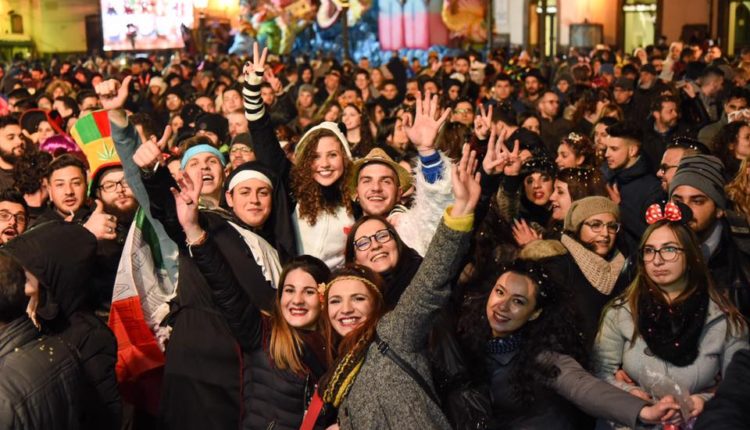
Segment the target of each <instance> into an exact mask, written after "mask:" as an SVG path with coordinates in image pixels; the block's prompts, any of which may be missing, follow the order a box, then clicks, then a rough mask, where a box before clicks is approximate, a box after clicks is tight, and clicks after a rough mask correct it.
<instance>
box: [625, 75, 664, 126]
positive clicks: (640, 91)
mask: <svg viewBox="0 0 750 430" xmlns="http://www.w3.org/2000/svg"><path fill="white" fill-rule="evenodd" d="M664 91H669V87H668V86H667V85H665V84H664V83H663V82H662V81H661V80H660V79H659V74H658V73H657V72H656V68H655V67H654V66H653V65H652V64H651V63H647V64H644V65H643V67H641V69H640V70H639V71H638V87H637V88H636V89H635V95H634V96H633V97H634V98H635V103H636V105H638V106H639V109H649V108H650V107H651V104H652V103H653V101H654V99H656V97H659V95H661V94H662V93H663V92H664ZM641 113H642V119H644V120H645V119H646V115H648V113H647V112H646V111H645V110H642V111H641Z"/></svg>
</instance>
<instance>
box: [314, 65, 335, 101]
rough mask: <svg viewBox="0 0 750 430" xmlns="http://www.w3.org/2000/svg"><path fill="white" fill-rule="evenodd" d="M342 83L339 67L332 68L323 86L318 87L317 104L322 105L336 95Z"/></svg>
mask: <svg viewBox="0 0 750 430" xmlns="http://www.w3.org/2000/svg"><path fill="white" fill-rule="evenodd" d="M340 85H341V72H340V71H338V70H337V69H330V70H329V71H328V72H327V73H326V76H325V78H324V79H323V86H321V87H319V88H318V92H317V93H316V94H315V104H316V105H318V106H322V105H323V103H325V102H326V100H328V99H329V98H331V97H335V96H336V93H337V92H338V90H339V86H340Z"/></svg>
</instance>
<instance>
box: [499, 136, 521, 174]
mask: <svg viewBox="0 0 750 430" xmlns="http://www.w3.org/2000/svg"><path fill="white" fill-rule="evenodd" d="M503 147H504V148H505V151H506V152H509V154H508V164H506V165H505V168H503V174H504V175H505V176H518V175H520V174H521V164H522V163H521V156H520V155H518V153H519V149H520V144H519V143H518V139H516V140H515V142H513V150H512V151H508V148H507V147H505V145H503Z"/></svg>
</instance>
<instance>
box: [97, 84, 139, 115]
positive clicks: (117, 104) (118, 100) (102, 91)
mask: <svg viewBox="0 0 750 430" xmlns="http://www.w3.org/2000/svg"><path fill="white" fill-rule="evenodd" d="M132 79H133V77H132V76H126V77H125V79H123V80H122V84H120V82H119V81H117V80H116V79H109V80H106V81H104V82H102V83H100V84H97V85H96V86H95V87H94V91H96V94H97V95H98V96H99V100H101V102H102V107H103V108H104V109H105V110H108V111H111V110H119V109H122V107H123V106H124V105H125V101H126V100H127V99H128V88H129V87H130V81H131V80H132Z"/></svg>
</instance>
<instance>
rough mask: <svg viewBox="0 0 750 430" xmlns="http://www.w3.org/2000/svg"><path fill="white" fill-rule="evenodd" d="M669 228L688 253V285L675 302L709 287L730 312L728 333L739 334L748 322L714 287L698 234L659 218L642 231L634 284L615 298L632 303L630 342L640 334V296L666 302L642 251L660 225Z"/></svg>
mask: <svg viewBox="0 0 750 430" xmlns="http://www.w3.org/2000/svg"><path fill="white" fill-rule="evenodd" d="M661 227H668V228H669V229H670V230H671V231H672V233H674V235H675V237H677V240H678V242H679V243H680V245H681V246H682V248H683V254H684V256H685V267H686V273H685V276H687V287H686V288H685V290H684V291H683V292H681V293H680V295H679V296H677V298H676V299H675V300H674V302H673V303H674V304H678V303H682V302H684V301H685V300H687V299H688V298H689V297H690V296H691V295H693V294H694V293H695V292H696V291H697V290H698V289H700V288H707V289H708V295H709V297H710V299H711V300H712V301H713V302H714V303H716V304H717V305H718V306H719V308H720V309H721V311H722V312H724V313H725V314H726V315H727V320H728V323H729V330H728V331H727V335H729V334H730V333H740V332H741V331H742V330H743V329H744V327H745V321H744V319H743V317H742V315H741V314H740V312H739V311H738V310H737V308H736V307H735V306H734V305H733V304H732V303H731V302H730V301H729V299H728V298H727V297H725V296H724V295H723V294H721V293H719V291H718V290H717V289H716V288H715V286H714V282H713V280H712V279H711V274H710V272H709V271H708V267H707V266H706V263H705V261H704V260H703V254H701V251H700V246H699V243H698V239H697V238H696V236H695V233H693V231H692V230H691V229H690V228H689V227H688V226H687V225H685V224H683V223H681V222H672V221H667V220H662V221H657V222H655V223H654V224H651V225H650V226H649V227H648V228H647V229H646V232H645V233H643V237H642V238H641V243H640V245H639V247H638V249H639V253H638V258H637V262H636V268H637V275H636V278H635V280H633V283H631V284H630V286H629V287H628V289H627V290H626V291H625V292H624V293H623V295H622V296H621V298H622V300H619V299H618V300H615V303H618V302H619V303H622V302H623V301H624V302H625V303H627V304H628V305H629V306H630V311H631V315H632V317H633V325H634V327H635V328H634V330H633V337H632V338H631V342H635V340H636V338H637V337H638V336H639V335H640V333H639V330H638V299H639V298H640V297H641V296H645V297H647V299H649V300H655V301H662V302H666V297H665V294H664V293H663V292H662V291H661V289H659V287H658V286H657V285H656V284H655V283H654V281H652V280H651V279H650V278H649V276H648V274H647V273H646V266H645V263H644V262H643V257H642V252H643V247H644V246H645V244H646V241H647V240H648V238H649V237H650V236H651V234H652V233H653V232H654V231H655V230H657V229H659V228H661ZM605 313H606V310H605V311H604V312H602V315H604V314H605Z"/></svg>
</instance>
